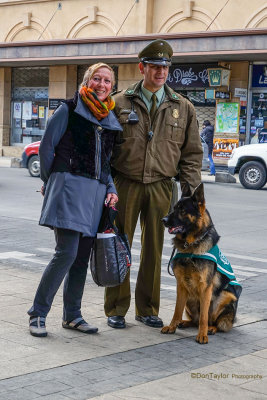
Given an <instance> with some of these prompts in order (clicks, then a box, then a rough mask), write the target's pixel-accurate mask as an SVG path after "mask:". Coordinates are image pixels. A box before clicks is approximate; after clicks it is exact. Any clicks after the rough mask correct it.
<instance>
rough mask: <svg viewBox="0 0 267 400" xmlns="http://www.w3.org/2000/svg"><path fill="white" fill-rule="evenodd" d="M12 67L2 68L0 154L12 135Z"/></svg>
mask: <svg viewBox="0 0 267 400" xmlns="http://www.w3.org/2000/svg"><path fill="white" fill-rule="evenodd" d="M10 96H11V68H0V155H2V153H3V146H8V145H9V137H10V100H11V99H10Z"/></svg>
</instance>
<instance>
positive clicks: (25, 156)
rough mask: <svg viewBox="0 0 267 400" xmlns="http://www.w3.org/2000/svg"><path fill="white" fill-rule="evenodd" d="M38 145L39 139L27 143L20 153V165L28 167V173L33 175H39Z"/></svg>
mask: <svg viewBox="0 0 267 400" xmlns="http://www.w3.org/2000/svg"><path fill="white" fill-rule="evenodd" d="M39 146H40V141H39V142H33V143H30V144H27V146H25V147H24V151H23V153H22V161H21V166H22V167H24V168H28V171H29V173H30V175H31V176H34V177H38V176H40V160H39V155H38V154H39Z"/></svg>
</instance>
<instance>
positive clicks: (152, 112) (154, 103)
mask: <svg viewBox="0 0 267 400" xmlns="http://www.w3.org/2000/svg"><path fill="white" fill-rule="evenodd" d="M151 101H152V105H151V108H150V113H149V114H150V119H151V125H152V123H153V120H154V117H155V114H156V111H157V96H156V95H155V93H153V94H152V96H151Z"/></svg>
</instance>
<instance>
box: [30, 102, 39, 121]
mask: <svg viewBox="0 0 267 400" xmlns="http://www.w3.org/2000/svg"><path fill="white" fill-rule="evenodd" d="M31 119H38V106H37V105H35V104H33V105H32V118H31Z"/></svg>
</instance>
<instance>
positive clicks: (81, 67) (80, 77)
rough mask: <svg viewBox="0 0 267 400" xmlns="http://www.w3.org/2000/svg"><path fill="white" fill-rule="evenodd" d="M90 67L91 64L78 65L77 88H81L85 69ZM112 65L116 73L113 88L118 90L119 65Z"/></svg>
mask: <svg viewBox="0 0 267 400" xmlns="http://www.w3.org/2000/svg"><path fill="white" fill-rule="evenodd" d="M89 67H90V65H87V64H85V65H78V68H77V88H79V86H80V84H81V83H82V80H83V77H84V74H85V71H86V70H87V69H88V68H89ZM110 67H111V68H112V69H113V71H114V74H115V85H114V88H113V90H116V89H117V87H118V66H117V65H110Z"/></svg>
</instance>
